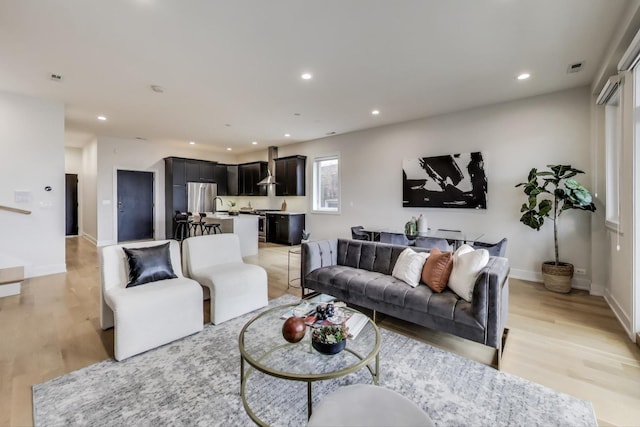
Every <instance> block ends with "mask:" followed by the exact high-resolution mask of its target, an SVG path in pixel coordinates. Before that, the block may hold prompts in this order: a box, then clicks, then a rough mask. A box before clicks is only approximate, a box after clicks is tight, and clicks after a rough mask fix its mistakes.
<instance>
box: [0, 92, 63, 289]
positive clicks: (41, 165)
mask: <svg viewBox="0 0 640 427" xmlns="http://www.w3.org/2000/svg"><path fill="white" fill-rule="evenodd" d="M0 152H2V156H1V158H2V161H1V162H2V163H1V166H0V204H2V205H7V206H12V207H17V208H20V209H25V210H30V211H32V213H31V215H21V214H17V213H13V212H7V211H0V223H2V239H0V256H2V254H10V255H11V256H13V257H15V258H19V259H21V260H22V261H23V262H24V265H25V276H27V277H33V276H41V275H46V274H53V273H60V272H64V271H65V270H66V267H65V248H64V231H65V227H64V106H63V105H62V103H59V102H53V101H45V100H42V99H36V98H30V97H27V96H22V95H16V94H10V93H6V92H0ZM46 186H50V187H51V188H52V191H45V189H44V188H45V187H46ZM16 190H19V191H25V192H27V193H28V198H29V200H28V201H26V202H16V201H15V199H14V191H16Z"/></svg>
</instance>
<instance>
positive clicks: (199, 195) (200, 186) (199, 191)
mask: <svg viewBox="0 0 640 427" xmlns="http://www.w3.org/2000/svg"><path fill="white" fill-rule="evenodd" d="M217 195H218V185H217V184H208V183H202V182H189V183H187V210H188V211H189V212H192V213H193V214H194V215H197V214H198V213H200V212H215V211H216V209H215V203H216V196H217Z"/></svg>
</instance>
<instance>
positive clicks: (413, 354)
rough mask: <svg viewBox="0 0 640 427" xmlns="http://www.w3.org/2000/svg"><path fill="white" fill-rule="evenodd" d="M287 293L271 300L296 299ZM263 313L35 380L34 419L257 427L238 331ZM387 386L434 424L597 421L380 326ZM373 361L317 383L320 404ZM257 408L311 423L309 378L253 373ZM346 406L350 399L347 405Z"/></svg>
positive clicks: (535, 389)
mask: <svg viewBox="0 0 640 427" xmlns="http://www.w3.org/2000/svg"><path fill="white" fill-rule="evenodd" d="M295 300H296V299H295V297H293V296H284V297H281V298H278V299H276V300H273V301H271V303H270V305H277V304H285V303H288V302H295ZM255 314H256V313H250V314H248V315H245V316H242V317H239V318H237V319H234V320H230V321H227V322H225V323H223V324H222V325H217V326H214V325H206V326H205V328H204V331H202V332H201V333H199V334H196V335H193V336H190V337H186V338H183V339H181V340H178V341H175V342H173V343H171V344H167V345H165V346H163V347H160V348H158V349H155V350H151V351H148V352H146V353H144V354H141V355H138V356H134V357H132V358H130V359H128V360H125V361H124V362H116V361H115V360H105V361H103V362H99V363H96V364H94V365H91V366H89V367H86V368H83V369H80V370H78V371H75V372H71V373H69V374H66V375H63V376H61V377H58V378H55V379H53V380H50V381H47V382H45V383H41V384H36V385H34V386H33V408H34V410H33V411H34V414H33V415H34V423H35V425H36V426H42V427H45V426H46V427H51V426H70V425H74V426H75V425H80V426H84V425H87V426H125V425H126V426H159V425H171V426H205V425H206V426H251V425H254V423H253V422H252V421H251V419H250V418H249V417H248V416H247V414H246V412H245V409H244V407H243V405H242V400H241V398H240V353H239V351H238V334H239V332H240V329H242V326H243V325H244V324H245V323H246V322H247V321H248V320H249V319H251V318H252V317H253V316H254V315H255ZM380 332H381V335H382V347H381V350H380V369H381V377H380V385H381V386H383V387H387V388H389V389H392V390H395V391H397V392H399V393H401V394H402V395H404V396H406V397H407V398H409V399H410V400H412V401H413V402H415V403H416V404H417V405H418V406H420V407H421V408H423V409H424V411H426V412H427V413H428V414H429V416H430V417H431V418H432V420H433V421H434V423H435V424H436V425H437V426H467V425H469V426H525V425H526V426H545V427H547V426H596V425H597V422H596V419H595V416H594V411H593V408H592V406H591V403H590V402H587V401H584V400H580V399H577V398H575V397H572V396H569V395H566V394H563V393H559V392H557V391H554V390H552V389H549V388H547V387H544V386H541V385H539V384H535V383H532V382H530V381H527V380H525V379H522V378H519V377H516V376H514V375H510V374H507V373H504V372H500V371H497V370H495V369H493V368H492V367H489V366H486V365H483V364H480V363H477V362H475V361H471V360H468V359H466V358H464V357H461V356H457V355H455V354H452V353H449V352H446V351H443V350H440V349H437V348H435V347H432V346H430V345H427V344H424V343H421V342H418V341H415V340H413V339H411V338H407V337H404V336H402V335H399V334H396V333H394V332H391V331H388V330H385V329H381V331H380ZM371 382H372V379H371V375H370V374H369V372H368V370H366V369H362V370H361V371H359V372H357V373H355V374H351V375H348V376H346V377H342V378H339V379H335V380H329V381H321V382H317V383H314V385H313V393H314V399H313V400H314V406H315V404H317V403H318V402H319V401H320V400H321V399H322V397H324V396H325V395H327V394H328V393H330V392H331V391H333V390H335V389H336V388H337V387H340V386H343V385H347V384H353V383H371ZM247 395H248V400H249V402H250V404H251V407H252V408H253V409H254V411H255V412H257V414H258V415H259V416H260V417H261V419H263V420H264V421H265V422H266V423H267V424H269V425H274V426H304V425H305V424H306V421H307V420H306V383H304V382H293V381H287V380H280V379H275V378H272V377H268V376H266V375H263V374H260V373H255V374H254V375H253V376H252V377H251V378H250V380H249V382H248V393H247ZM345 410H348V408H345Z"/></svg>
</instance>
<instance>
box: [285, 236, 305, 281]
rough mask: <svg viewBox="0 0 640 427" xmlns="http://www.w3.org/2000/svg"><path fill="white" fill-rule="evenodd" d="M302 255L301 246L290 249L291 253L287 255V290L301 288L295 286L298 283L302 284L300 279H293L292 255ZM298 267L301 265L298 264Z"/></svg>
mask: <svg viewBox="0 0 640 427" xmlns="http://www.w3.org/2000/svg"><path fill="white" fill-rule="evenodd" d="M300 254H302V249H301V248H300V246H298V247H296V248H291V249H289V253H288V254H287V289H289V288H296V289H300V288H301V286H300V285H299V284H298V285H294V283H295V282H296V281H297V282H298V283H299V282H300V277H299V276H298V277H294V278H293V279H292V278H291V255H300ZM298 265H300V264H299V263H298Z"/></svg>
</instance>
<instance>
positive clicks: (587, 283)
mask: <svg viewBox="0 0 640 427" xmlns="http://www.w3.org/2000/svg"><path fill="white" fill-rule="evenodd" d="M509 277H512V278H514V279H519V280H526V281H528V282H536V283H543V280H542V273H540V272H536V271H528V270H521V269H518V268H512V269H511V272H510V274H509ZM571 288H572V289H580V290H583V291H589V293H592V284H591V280H589V279H586V278H584V279H583V278H580V277H577V278H576V277H574V278H573V280H572V282H571ZM603 288H604V287H603Z"/></svg>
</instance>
